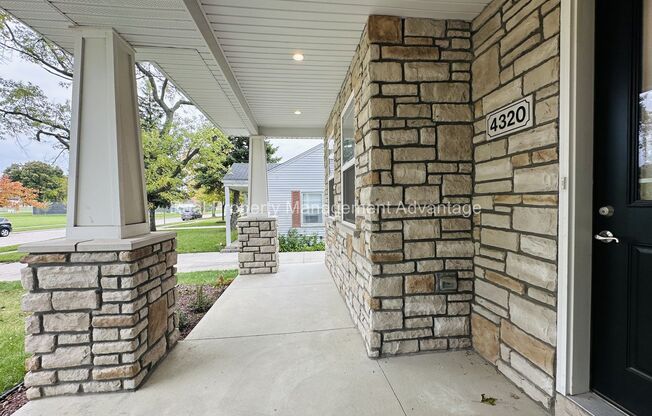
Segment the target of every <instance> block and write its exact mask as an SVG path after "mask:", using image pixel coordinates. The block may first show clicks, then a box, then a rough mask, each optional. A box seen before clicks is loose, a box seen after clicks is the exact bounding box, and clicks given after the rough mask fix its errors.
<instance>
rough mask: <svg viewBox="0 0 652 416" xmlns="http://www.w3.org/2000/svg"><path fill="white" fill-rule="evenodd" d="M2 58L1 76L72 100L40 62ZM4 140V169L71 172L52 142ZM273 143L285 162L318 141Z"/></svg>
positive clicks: (0, 161) (0, 158)
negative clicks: (29, 165) (28, 165)
mask: <svg viewBox="0 0 652 416" xmlns="http://www.w3.org/2000/svg"><path fill="white" fill-rule="evenodd" d="M1 58H2V59H0V77H1V78H5V79H12V80H20V81H25V82H31V83H33V84H36V85H38V86H40V87H41V89H43V91H44V92H45V93H46V94H47V95H48V97H51V98H52V99H53V100H55V101H58V102H65V101H66V100H68V99H70V95H71V94H72V89H71V88H65V87H63V86H61V85H60V78H58V77H57V76H55V75H52V74H50V73H49V72H47V71H45V70H44V69H43V68H41V67H40V66H38V65H36V64H32V63H30V62H27V61H25V60H23V59H21V58H20V57H19V56H17V55H13V56H12V55H6V54H5V55H4V56H2V57H1ZM2 139H3V140H0V172H1V171H4V169H5V168H6V167H7V166H9V165H11V164H12V163H24V162H28V161H32V160H39V161H42V162H47V163H52V164H56V165H57V166H59V167H61V168H62V169H63V170H64V171H66V172H67V171H68V155H67V152H64V153H61V150H60V149H55V148H54V147H53V145H52V143H51V142H47V143H46V142H44V143H39V142H37V141H35V140H31V139H29V138H27V137H2ZM270 142H271V143H272V144H273V145H275V146H278V151H277V152H276V155H278V156H280V157H281V158H282V161H285V160H288V159H291V158H292V157H294V156H296V155H298V154H300V153H302V152H304V151H306V150H308V149H310V148H311V147H313V146H316V145H317V144H318V141H317V140H310V139H305V140H301V139H296V140H290V139H271V140H270Z"/></svg>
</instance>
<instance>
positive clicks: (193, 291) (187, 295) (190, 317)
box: [177, 285, 229, 339]
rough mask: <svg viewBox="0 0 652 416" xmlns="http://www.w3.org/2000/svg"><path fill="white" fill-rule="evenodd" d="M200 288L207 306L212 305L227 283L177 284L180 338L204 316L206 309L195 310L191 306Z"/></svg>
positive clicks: (195, 300)
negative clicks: (218, 284)
mask: <svg viewBox="0 0 652 416" xmlns="http://www.w3.org/2000/svg"><path fill="white" fill-rule="evenodd" d="M200 287H201V288H202V291H203V295H204V298H205V299H206V300H205V302H204V306H206V307H207V308H208V307H210V306H212V305H213V303H215V301H216V300H217V298H219V297H220V296H221V295H222V293H224V291H225V290H226V288H227V287H229V285H220V286H215V285H201V286H200V285H197V286H191V285H179V286H178V287H177V290H178V294H179V297H178V298H177V306H178V307H179V314H180V315H181V317H182V319H180V321H181V322H179V332H181V338H180V339H184V338H185V337H186V336H188V334H189V333H190V331H192V329H193V328H194V327H195V326H196V325H197V323H198V322H199V320H200V319H201V318H203V317H204V315H205V314H206V311H197V310H195V309H194V308H193V306H194V305H193V304H194V303H196V302H197V297H198V295H197V290H198V289H199V288H200Z"/></svg>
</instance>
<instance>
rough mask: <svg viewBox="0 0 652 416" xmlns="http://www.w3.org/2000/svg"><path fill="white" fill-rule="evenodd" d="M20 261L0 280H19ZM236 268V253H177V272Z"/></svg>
mask: <svg viewBox="0 0 652 416" xmlns="http://www.w3.org/2000/svg"><path fill="white" fill-rule="evenodd" d="M279 262H280V264H282V265H283V264H300V263H323V262H324V252H323V251H312V252H311V251H306V252H298V253H279ZM23 267H24V265H22V264H21V263H0V282H11V281H15V280H20V269H22V268H23ZM237 268H238V253H186V254H179V260H178V262H177V271H178V272H181V273H183V272H198V271H202V270H228V269H237Z"/></svg>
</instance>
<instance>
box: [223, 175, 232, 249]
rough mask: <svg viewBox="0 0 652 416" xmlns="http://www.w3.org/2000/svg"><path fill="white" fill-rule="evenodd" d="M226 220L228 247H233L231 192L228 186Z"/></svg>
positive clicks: (225, 195)
mask: <svg viewBox="0 0 652 416" xmlns="http://www.w3.org/2000/svg"><path fill="white" fill-rule="evenodd" d="M224 211H225V212H224V218H225V219H226V246H227V247H230V246H231V192H230V189H229V187H228V186H225V187H224Z"/></svg>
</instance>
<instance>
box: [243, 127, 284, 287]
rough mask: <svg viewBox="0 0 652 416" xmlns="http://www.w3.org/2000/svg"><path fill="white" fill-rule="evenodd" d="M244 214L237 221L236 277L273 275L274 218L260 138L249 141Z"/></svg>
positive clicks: (275, 249)
mask: <svg viewBox="0 0 652 416" xmlns="http://www.w3.org/2000/svg"><path fill="white" fill-rule="evenodd" d="M248 186H249V187H248V190H249V195H248V207H249V209H248V212H247V215H246V216H245V217H244V218H241V219H239V220H238V241H239V243H240V245H239V247H238V265H239V269H240V274H262V273H276V272H277V270H278V238H277V237H278V236H277V229H276V218H274V217H271V216H270V215H269V207H268V199H267V154H266V148H265V137H264V136H251V137H250V138H249V179H248Z"/></svg>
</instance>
